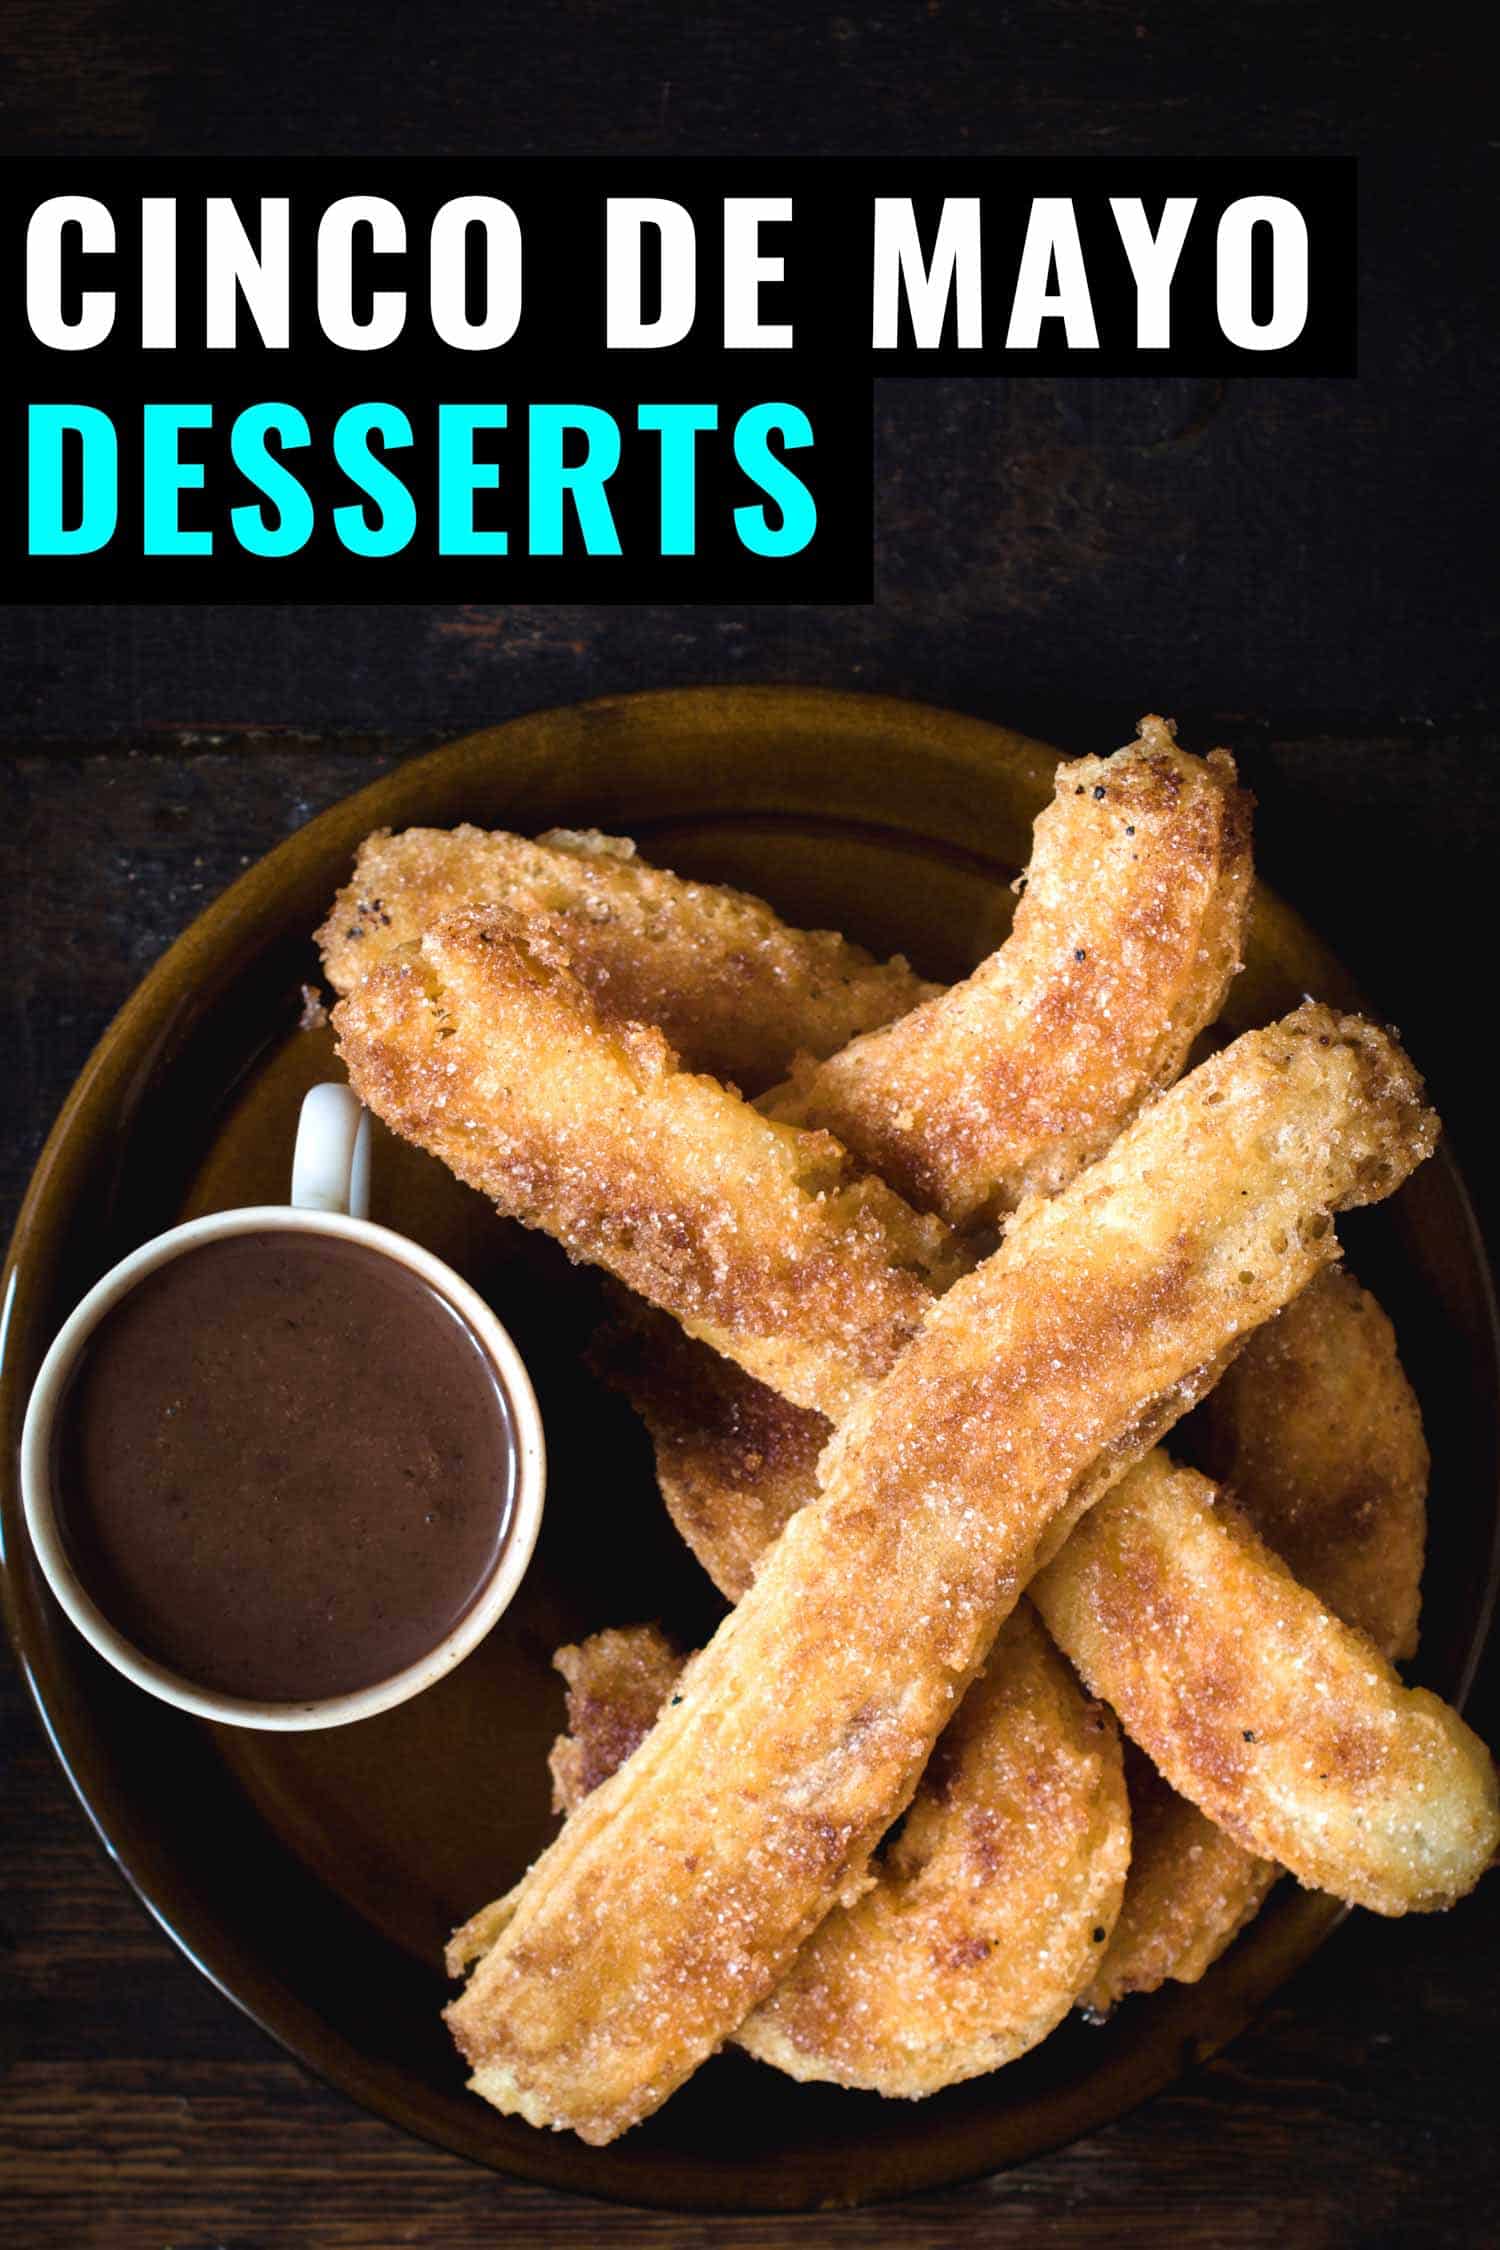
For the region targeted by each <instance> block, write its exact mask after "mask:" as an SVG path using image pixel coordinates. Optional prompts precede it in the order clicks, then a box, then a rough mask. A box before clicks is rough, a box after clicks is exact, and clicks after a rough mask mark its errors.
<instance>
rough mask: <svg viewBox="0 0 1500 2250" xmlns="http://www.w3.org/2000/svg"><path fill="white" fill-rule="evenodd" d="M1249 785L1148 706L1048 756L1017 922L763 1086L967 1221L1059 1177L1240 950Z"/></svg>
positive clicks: (1153, 1085) (1180, 1037) (1116, 1120)
mask: <svg viewBox="0 0 1500 2250" xmlns="http://www.w3.org/2000/svg"><path fill="white" fill-rule="evenodd" d="M1249 892H1250V819H1249V800H1248V798H1247V797H1246V796H1245V794H1244V792H1243V791H1242V790H1240V789H1239V788H1238V787H1237V786H1236V783H1235V770H1234V761H1233V760H1232V759H1231V758H1230V756H1229V754H1228V752H1227V751H1223V750H1216V751H1215V752H1214V753H1213V755H1212V756H1211V757H1210V758H1206V759H1205V758H1195V757H1191V756H1189V755H1188V753H1187V752H1186V751H1183V750H1179V749H1178V748H1177V745H1176V742H1175V741H1174V739H1173V730H1172V729H1171V727H1170V726H1168V724H1167V723H1166V722H1165V721H1164V720H1162V719H1158V718H1147V719H1143V720H1142V721H1141V727H1140V735H1139V739H1138V740H1137V741H1136V742H1135V743H1133V744H1131V745H1130V746H1129V747H1128V748H1127V749H1124V750H1121V751H1119V752H1117V753H1116V755H1115V756H1113V757H1111V758H1084V759H1081V760H1079V761H1078V762H1077V763H1076V764H1073V765H1064V766H1062V767H1060V768H1059V769H1058V776H1057V795H1056V798H1055V800H1054V802H1053V803H1052V804H1051V805H1050V806H1049V807H1048V809H1047V811H1046V812H1044V813H1043V814H1042V816H1041V818H1040V819H1039V820H1038V821H1037V824H1036V837H1035V843H1034V847H1033V851H1032V858H1031V864H1030V867H1029V868H1028V870H1027V874H1026V878H1025V888H1024V891H1023V893H1022V897H1021V903H1020V905H1019V906H1018V907H1017V909H1016V918H1015V925H1014V927H1013V929H1012V931H1011V934H1010V936H1009V938H1008V939H1007V940H1006V942H1005V944H1004V945H1002V946H1001V948H1000V950H999V951H998V952H997V953H995V954H992V955H991V957H990V958H989V960H987V961H985V962H984V963H982V965H981V966H980V967H979V968H978V969H976V970H975V972H974V974H973V975H972V976H971V977H968V978H967V979H965V981H964V982H963V983H962V984H957V985H955V986H954V987H953V989H952V990H951V991H950V992H944V993H940V994H939V995H937V996H936V997H935V998H933V999H931V1000H928V1001H925V1002H924V1003H923V1005H922V1006H921V1007H919V1008H917V1009H915V1010H914V1011H913V1012H912V1013H910V1014H908V1015H904V1016H903V1017H902V1018H901V1019H900V1020H899V1022H896V1023H893V1024H892V1025H891V1026H890V1027H889V1028H888V1029H886V1030H884V1031H876V1032H871V1033H869V1034H868V1035H867V1036H866V1037H864V1038H862V1039H858V1040H856V1041H854V1042H853V1043H852V1044H851V1045H850V1046H848V1047H846V1048H844V1049H843V1051H842V1052H841V1053H839V1054H837V1055H835V1056H834V1057H833V1058H832V1059H831V1060H828V1061H825V1062H821V1063H817V1062H814V1061H811V1060H809V1061H807V1062H804V1063H801V1064H799V1065H798V1067H797V1069H796V1071H795V1073H794V1078H793V1084H792V1086H791V1087H790V1088H789V1089H787V1090H786V1091H785V1092H784V1093H779V1094H776V1095H773V1096H771V1097H770V1101H771V1103H772V1104H773V1106H774V1107H775V1109H776V1113H777V1114H778V1115H780V1116H785V1117H788V1118H793V1119H795V1120H797V1121H798V1122H800V1123H803V1124H816V1125H826V1126H827V1127H828V1129H829V1130H830V1131H831V1132H834V1133H836V1134H837V1135H838V1136H839V1138H840V1140H842V1141H843V1142H844V1143H845V1145H846V1146H847V1147H848V1148H850V1149H852V1150H853V1151H854V1153H855V1154H856V1155H857V1156H858V1157H859V1158H860V1159H861V1161H862V1162H864V1163H866V1164H868V1165H869V1167H870V1169H871V1170H872V1171H875V1172H878V1173H879V1174H880V1175H881V1177H882V1178H883V1179H887V1180H889V1181H890V1182H891V1183H892V1185H893V1186H896V1187H898V1188H899V1189H900V1190H901V1192H902V1193H903V1194H904V1195H906V1196H907V1197H908V1198H909V1199H910V1200H911V1201H912V1202H913V1203H915V1204H917V1205H918V1206H919V1207H921V1208H923V1209H926V1210H933V1211H938V1212H941V1214H942V1215H943V1217H944V1218H946V1219H947V1220H949V1222H950V1223H951V1224H952V1225H954V1226H970V1225H973V1224H975V1223H976V1222H978V1221H981V1220H984V1219H988V1218H993V1217H994V1216H995V1215H996V1214H997V1213H999V1212H1002V1211H1006V1210H1009V1209H1011V1208H1013V1207H1014V1205H1015V1204H1017V1203H1019V1202H1020V1201H1021V1199H1022V1197H1023V1196H1026V1195H1029V1194H1035V1193H1038V1192H1041V1193H1051V1192H1053V1191H1054V1190H1055V1189H1057V1188H1059V1187H1062V1186H1063V1185H1064V1184H1065V1183H1066V1181H1067V1180H1069V1179H1070V1178H1071V1177H1072V1175H1073V1173H1074V1172H1076V1171H1077V1170H1078V1168H1079V1166H1080V1165H1081V1164H1084V1163H1087V1162H1088V1161H1089V1159H1090V1158H1092V1157H1095V1156H1098V1155H1100V1154H1101V1153H1102V1152H1103V1150H1104V1149H1106V1148H1107V1147H1108V1146H1109V1143H1110V1142H1111V1141H1112V1140H1113V1139H1114V1137H1115V1134H1116V1133H1117V1132H1118V1131H1119V1129H1120V1127H1121V1125H1122V1124H1123V1123H1124V1122H1125V1120H1126V1119H1127V1118H1129V1117H1131V1116H1133V1115H1134V1113H1135V1111H1136V1110H1137V1109H1138V1108H1139V1107H1140V1105H1141V1103H1142V1101H1144V1100H1145V1099H1146V1097H1147V1096H1148V1095H1150V1094H1151V1093H1153V1092H1155V1091H1156V1089H1157V1088H1158V1087H1161V1086H1165V1085H1168V1084H1170V1082H1171V1080H1172V1079H1174V1078H1175V1077H1176V1076H1177V1074H1178V1072H1179V1071H1180V1070H1181V1069H1182V1066H1183V1064H1184V1062H1185V1061H1186V1059H1187V1053H1188V1048H1189V1047H1190V1046H1191V1044H1192V1042H1193V1040H1194V1039H1195V1038H1196V1037H1197V1035H1198V1033H1199V1032H1200V1031H1201V1030H1202V1028H1203V1026H1204V1025H1205V1024H1206V1023H1211V1022H1212V1021H1213V1019H1214V1017H1215V1016H1216V1015H1217V1014H1218V1012H1219V1007H1220V1005H1221V1003H1222V1001H1223V998H1224V994H1225V991H1226V989H1227V988H1228V985H1229V981H1230V979H1231V977H1232V976H1233V975H1234V973H1235V971H1236V970H1237V969H1238V968H1239V965H1240V948H1241V944H1242V942H1243V936H1244V925H1245V913H1246V906H1247V902H1248V899H1249Z"/></svg>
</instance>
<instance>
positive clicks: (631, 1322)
mask: <svg viewBox="0 0 1500 2250" xmlns="http://www.w3.org/2000/svg"><path fill="white" fill-rule="evenodd" d="M591 1357H592V1361H593V1364H594V1366H595V1367H596V1369H597V1370H598V1372H599V1373H600V1374H602V1375H603V1376H604V1378H605V1380H606V1381H607V1382H610V1383H612V1384H614V1385H615V1387H616V1388H617V1389H619V1390H621V1391H623V1392H624V1393H625V1395H626V1397H627V1398H628V1399H629V1400H630V1403H631V1405H632V1406H633V1407H634V1408H635V1410H636V1412H637V1413H638V1414H639V1415H640V1417H641V1420H642V1421H643V1422H644V1423H645V1425H646V1428H647V1431H648V1432H649V1434H650V1438H651V1444H652V1450H653V1453H654V1455H655V1460H656V1479H657V1483H658V1485H659V1486H660V1488H661V1494H662V1498H663V1499H664V1500H665V1502H666V1505H667V1511H668V1513H669V1514H670V1516H671V1518H672V1521H673V1523H674V1524H675V1525H676V1526H677V1529H678V1530H679V1531H680V1532H681V1534H682V1536H683V1538H684V1539H685V1540H686V1542H687V1544H688V1546H689V1547H690V1548H691V1549H692V1551H693V1553H694V1554H695V1555H696V1556H697V1558H698V1560H699V1562H700V1563H702V1565H703V1567H704V1569H705V1570H706V1571H707V1572H708V1575H709V1577H710V1578H711V1579H712V1580H713V1582H714V1584H715V1585H716V1586H717V1587H718V1589H719V1591H720V1593H721V1594H723V1595H725V1596H726V1597H727V1599H728V1600H730V1601H732V1602H737V1601H738V1600H739V1598H740V1596H741V1594H743V1593H744V1591H745V1588H746V1587H747V1586H748V1585H749V1584H750V1581H751V1579H752V1578H753V1577H754V1576H755V1566H756V1564H757V1563H758V1562H759V1560H760V1558H761V1556H762V1555H763V1554H764V1553H765V1551H766V1549H767V1548H768V1547H769V1546H770V1545H771V1542H772V1541H773V1540H774V1539H775V1538H776V1537H777V1536H778V1534H779V1533H780V1532H781V1531H782V1529H783V1528H784V1526H785V1525H786V1522H787V1520H788V1518H789V1517H790V1516H792V1515H794V1514H795V1513H796V1511H797V1509H798V1508H800V1507H802V1506H803V1505H804V1504H805V1503H806V1502H807V1501H808V1500H810V1499H811V1498H812V1497H813V1495H814V1494H815V1492H816V1491H817V1489H818V1475H817V1471H818V1457H819V1455H820V1454H821V1453H822V1451H823V1448H824V1446H825V1445H826V1444H827V1443H828V1440H829V1438H830V1436H831V1435H832V1424H831V1423H830V1422H829V1421H828V1419H827V1417H826V1416H825V1415H822V1414H819V1413H816V1412H815V1411H814V1410H813V1409H812V1408H810V1407H806V1406H794V1405H793V1404H792V1402H791V1400H790V1399H786V1398H782V1397H781V1396H780V1395H779V1393H777V1392H776V1391H773V1390H771V1389H769V1388H768V1387H767V1385H766V1384H764V1383H758V1382H757V1381H756V1380H755V1377H754V1376H753V1375H747V1374H746V1373H745V1370H744V1369H743V1368H742V1367H737V1366H736V1365H735V1363H734V1361H733V1360H730V1359H724V1358H721V1356H720V1355H719V1353H717V1352H714V1351H710V1350H709V1349H708V1347H707V1346H706V1345H705V1344H700V1343H698V1342H696V1341H695V1340H694V1339H693V1338H692V1337H691V1336H687V1335H685V1334H684V1333H683V1331H682V1329H681V1328H679V1327H678V1325H677V1323H676V1321H675V1320H670V1319H668V1317H667V1316H666V1314H665V1313H660V1312H657V1311H656V1310H655V1309H654V1308H653V1307H652V1306H650V1305H641V1304H635V1305H632V1306H630V1307H629V1308H628V1309H627V1310H625V1311H623V1312H622V1313H621V1314H620V1316H619V1317H618V1318H617V1319H615V1320H613V1321H611V1322H610V1323H609V1325H608V1327H607V1328H606V1329H605V1330H604V1331H603V1332H602V1334H601V1335H600V1336H599V1337H598V1338H597V1339H596V1341H595V1345H594V1349H593V1352H592V1355H591Z"/></svg>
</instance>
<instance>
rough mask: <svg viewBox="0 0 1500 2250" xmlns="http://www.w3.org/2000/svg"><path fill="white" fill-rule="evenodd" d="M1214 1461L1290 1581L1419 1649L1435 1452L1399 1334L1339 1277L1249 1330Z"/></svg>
mask: <svg viewBox="0 0 1500 2250" xmlns="http://www.w3.org/2000/svg"><path fill="white" fill-rule="evenodd" d="M1208 1430H1209V1447H1210V1452H1211V1455H1212V1462H1211V1466H1212V1467H1213V1469H1214V1471H1215V1473H1216V1474H1217V1475H1218V1476H1220V1477H1221V1478H1222V1479H1223V1480H1224V1481H1225V1482H1226V1483H1227V1484H1228V1485H1229V1486H1230V1488H1231V1490H1232V1491H1233V1493H1234V1496H1235V1498H1236V1499H1237V1500H1238V1501H1239V1503H1240V1506H1241V1507H1242V1508H1243V1509H1244V1511H1245V1513H1246V1515H1247V1516H1248V1517H1249V1518H1250V1521H1251V1522H1252V1523H1253V1524H1254V1526H1255V1528H1256V1530H1257V1531H1258V1532H1259V1533H1260V1535H1261V1537H1262V1539H1264V1540H1265V1542H1266V1544H1267V1546H1268V1547H1271V1548H1273V1549H1274V1550H1275V1552H1276V1553H1277V1554H1278V1555H1280V1557H1281V1559H1282V1561H1283V1562H1284V1563H1286V1564H1287V1566H1288V1567H1289V1569H1290V1570H1291V1573H1292V1575H1293V1577H1294V1578H1298V1579H1300V1580H1301V1582H1302V1584H1303V1585H1304V1586H1307V1587H1309V1588H1310V1589H1311V1591H1312V1592H1313V1593H1315V1594H1316V1595H1318V1597H1319V1598H1320V1600H1322V1601H1323V1602H1325V1603H1326V1604H1327V1606H1328V1607H1329V1608H1330V1609H1331V1610H1332V1611H1333V1612H1334V1614H1335V1615H1336V1616H1338V1617H1341V1618H1343V1620H1344V1622H1345V1624H1347V1625H1357V1626H1358V1627H1359V1628H1360V1630H1361V1631H1362V1632H1365V1633H1368V1634H1369V1635H1370V1637H1371V1639H1372V1640H1373V1641H1375V1643H1376V1644H1377V1646H1379V1647H1380V1648H1381V1649H1383V1650H1384V1652H1385V1654H1386V1655H1387V1656H1389V1657H1394V1658H1401V1657H1407V1656H1411V1655H1413V1654H1414V1653H1415V1651H1416V1646H1417V1620H1418V1617H1419V1615H1420V1613H1421V1602H1422V1555H1423V1551H1424V1549H1425V1546H1426V1542H1427V1479H1428V1471H1429V1465H1430V1464H1429V1459H1428V1452H1427V1442H1426V1439H1425V1438H1424V1436H1423V1434H1422V1414H1421V1409H1420V1408H1419V1407H1418V1405H1417V1401H1416V1396H1415V1394H1414V1392H1413V1390H1412V1387H1411V1385H1410V1383H1408V1381H1407V1380H1406V1376H1405V1374H1404V1373H1403V1372H1402V1367H1401V1362H1400V1359H1399V1357H1398V1356H1397V1352H1396V1338H1395V1333H1394V1331H1393V1329H1392V1327H1391V1324H1390V1322H1389V1320H1387V1318H1386V1316H1385V1314H1384V1313H1383V1312H1382V1311H1381V1309H1380V1307H1379V1305H1377V1304H1376V1302H1375V1299H1374V1298H1373V1297H1372V1296H1371V1295H1370V1293H1369V1291H1368V1290H1366V1289H1361V1287H1360V1285H1359V1283H1358V1282H1357V1281H1356V1280H1355V1279H1354V1278H1353V1276H1352V1275H1351V1274H1347V1273H1341V1272H1336V1273H1329V1274H1326V1275H1324V1276H1323V1277H1322V1278H1321V1279H1320V1280H1319V1281H1318V1282H1317V1283H1316V1284H1315V1286H1314V1287H1313V1288H1311V1289H1308V1290H1305V1291H1304V1292H1303V1294H1302V1295H1301V1296H1300V1297H1299V1298H1298V1299H1297V1301H1296V1303H1295V1304H1292V1305H1288V1307H1287V1309H1286V1311H1285V1312H1284V1313H1282V1315H1281V1316H1280V1318H1279V1319H1277V1320H1274V1321H1271V1322H1269V1323H1268V1324H1267V1326H1266V1327H1265V1328H1263V1329H1262V1330H1261V1331H1260V1333H1259V1334H1258V1335H1257V1336H1254V1337H1252V1338H1251V1340H1250V1343H1249V1345H1248V1346H1247V1348H1246V1350H1245V1352H1244V1355H1243V1356H1242V1358H1241V1359H1240V1360H1239V1361H1237V1363H1236V1364H1235V1365H1234V1366H1233V1367H1232V1368H1230V1370H1229V1372H1228V1373H1227V1375H1226V1376H1225V1378H1224V1380H1223V1382H1222V1383H1221V1384H1220V1386H1219V1388H1218V1390H1217V1391H1216V1392H1215V1393H1214V1397H1213V1399H1212V1401H1211V1403H1210V1405H1209V1408H1208Z"/></svg>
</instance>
